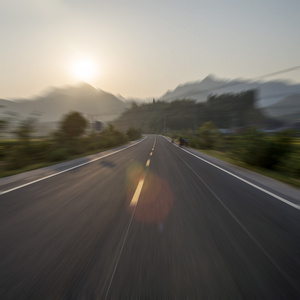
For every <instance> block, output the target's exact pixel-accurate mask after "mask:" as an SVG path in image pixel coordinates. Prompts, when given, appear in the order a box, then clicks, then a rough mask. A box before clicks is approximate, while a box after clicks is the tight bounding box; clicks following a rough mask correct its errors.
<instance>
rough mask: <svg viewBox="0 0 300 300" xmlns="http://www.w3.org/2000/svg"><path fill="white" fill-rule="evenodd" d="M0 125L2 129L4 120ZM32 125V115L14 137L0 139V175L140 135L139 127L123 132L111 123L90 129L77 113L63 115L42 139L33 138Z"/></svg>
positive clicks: (123, 141)
mask: <svg viewBox="0 0 300 300" xmlns="http://www.w3.org/2000/svg"><path fill="white" fill-rule="evenodd" d="M0 124H3V126H2V128H4V124H5V123H2V122H1V123H0ZM36 126H38V124H37V122H36V120H35V119H33V118H28V119H25V120H22V121H21V122H20V123H19V125H18V126H17V127H16V128H15V129H14V132H13V133H14V135H15V138H16V139H14V140H4V139H2V140H1V141H0V161H1V163H0V176H7V175H9V174H13V173H15V171H16V170H25V169H32V168H36V167H41V166H43V165H49V164H52V163H55V162H60V161H64V160H69V159H72V158H75V157H78V156H82V155H86V154H91V153H95V152H98V151H102V150H104V149H108V148H111V147H115V146H119V145H122V144H125V143H127V142H128V141H131V140H135V139H138V138H140V137H141V130H140V129H136V128H133V127H130V128H128V129H127V130H126V131H125V132H124V131H121V130H118V129H116V128H115V127H114V126H113V125H112V124H109V125H107V126H106V127H105V128H104V129H103V130H101V131H94V130H91V129H89V127H90V124H89V122H88V121H87V120H86V119H85V118H84V117H83V115H82V114H81V113H79V112H70V113H69V114H67V115H65V116H63V118H62V120H61V121H60V123H59V128H58V129H57V130H56V131H55V132H53V133H52V134H50V135H49V136H48V137H46V138H43V139H34V138H33V133H34V131H35V127H36Z"/></svg>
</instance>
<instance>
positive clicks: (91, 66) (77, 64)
mask: <svg viewBox="0 0 300 300" xmlns="http://www.w3.org/2000/svg"><path fill="white" fill-rule="evenodd" d="M72 74H73V76H74V77H75V78H76V79H77V80H80V81H90V80H92V79H93V78H94V77H95V75H96V64H95V62H93V61H92V60H90V59H88V58H81V59H77V60H75V61H74V62H73V63H72Z"/></svg>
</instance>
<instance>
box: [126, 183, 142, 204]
mask: <svg viewBox="0 0 300 300" xmlns="http://www.w3.org/2000/svg"><path fill="white" fill-rule="evenodd" d="M144 181H145V178H142V179H140V181H139V183H138V186H137V188H136V190H135V193H134V195H133V197H132V199H131V202H130V205H129V206H136V205H137V203H138V201H139V198H140V195H141V192H142V188H143V185H144Z"/></svg>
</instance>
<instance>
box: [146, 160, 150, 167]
mask: <svg viewBox="0 0 300 300" xmlns="http://www.w3.org/2000/svg"><path fill="white" fill-rule="evenodd" d="M149 165H150V159H148V160H147V163H146V167H149Z"/></svg>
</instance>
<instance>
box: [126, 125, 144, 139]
mask: <svg viewBox="0 0 300 300" xmlns="http://www.w3.org/2000/svg"><path fill="white" fill-rule="evenodd" d="M141 134H142V130H141V129H137V128H134V127H130V128H128V130H127V131H126V135H127V137H128V139H129V140H130V141H133V140H137V139H139V138H140V137H141Z"/></svg>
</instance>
